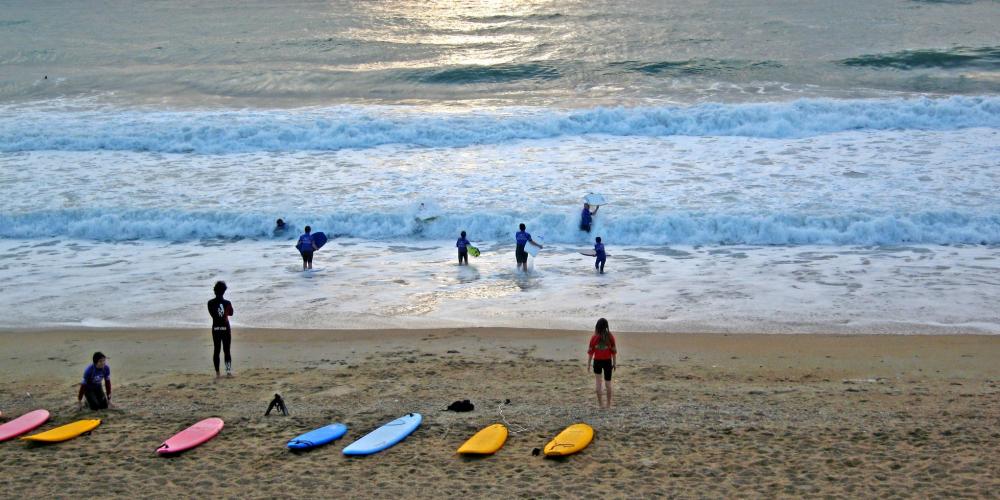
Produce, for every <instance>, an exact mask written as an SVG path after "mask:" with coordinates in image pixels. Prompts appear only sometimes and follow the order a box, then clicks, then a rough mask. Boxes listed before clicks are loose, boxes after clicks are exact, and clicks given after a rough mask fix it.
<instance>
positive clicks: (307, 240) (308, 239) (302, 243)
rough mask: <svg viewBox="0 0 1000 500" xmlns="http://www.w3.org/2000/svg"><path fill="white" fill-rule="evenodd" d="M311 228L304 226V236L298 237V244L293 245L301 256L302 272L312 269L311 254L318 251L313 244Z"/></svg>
mask: <svg viewBox="0 0 1000 500" xmlns="http://www.w3.org/2000/svg"><path fill="white" fill-rule="evenodd" d="M310 233H312V228H311V227H309V226H306V228H305V234H303V235H302V236H299V242H298V243H297V244H296V245H295V248H298V249H299V253H301V254H302V270H303V271H305V270H306V269H312V268H313V252H315V251H316V250H318V249H317V248H316V243H315V242H313V237H312V234H310Z"/></svg>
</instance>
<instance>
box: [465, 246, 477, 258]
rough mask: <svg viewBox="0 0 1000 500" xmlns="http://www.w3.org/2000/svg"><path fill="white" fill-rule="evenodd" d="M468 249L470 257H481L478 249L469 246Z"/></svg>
mask: <svg viewBox="0 0 1000 500" xmlns="http://www.w3.org/2000/svg"><path fill="white" fill-rule="evenodd" d="M466 248H467V249H468V250H469V255H471V256H473V257H479V249H478V248H476V247H474V246H472V245H469V246H468V247H466Z"/></svg>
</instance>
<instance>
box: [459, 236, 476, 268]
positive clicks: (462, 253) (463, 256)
mask: <svg viewBox="0 0 1000 500" xmlns="http://www.w3.org/2000/svg"><path fill="white" fill-rule="evenodd" d="M471 244H472V243H469V240H467V239H466V238H465V231H462V235H461V236H459V237H458V241H457V242H455V246H456V247H458V265H460V266H461V265H463V264H462V261H465V264H464V265H466V266H467V265H469V245H471Z"/></svg>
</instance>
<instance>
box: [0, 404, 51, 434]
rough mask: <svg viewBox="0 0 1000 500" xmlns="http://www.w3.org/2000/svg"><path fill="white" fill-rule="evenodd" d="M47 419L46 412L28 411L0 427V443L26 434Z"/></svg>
mask: <svg viewBox="0 0 1000 500" xmlns="http://www.w3.org/2000/svg"><path fill="white" fill-rule="evenodd" d="M48 419H49V412H48V411H47V410H35V411H29V412H28V413H25V414H24V415H21V416H20V417H17V418H15V419H14V420H11V421H10V422H7V423H6V424H3V425H0V441H6V440H8V439H11V438H15V437H17V436H20V435H21V434H24V433H25V432H28V431H30V430H32V429H34V428H35V427H38V426H39V425H42V424H44V423H45V422H46V421H48Z"/></svg>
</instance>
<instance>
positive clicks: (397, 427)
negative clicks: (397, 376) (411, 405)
mask: <svg viewBox="0 0 1000 500" xmlns="http://www.w3.org/2000/svg"><path fill="white" fill-rule="evenodd" d="M423 418H424V417H422V416H421V415H420V414H419V413H407V414H406V415H403V416H402V417H399V418H397V419H396V420H393V421H392V422H389V423H388V424H385V425H383V426H382V427H379V428H378V429H375V430H373V431H371V432H369V433H368V434H367V435H366V436H365V437H363V438H361V439H359V440H357V441H355V442H353V443H351V444H349V445H347V447H346V448H344V455H371V454H373V453H378V452H380V451H382V450H387V449H389V448H392V447H393V446H394V445H395V444H396V443H398V442H400V441H402V440H403V439H406V436H409V435H410V433H412V432H413V431H415V430H417V427H420V422H421V421H422V420H423Z"/></svg>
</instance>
